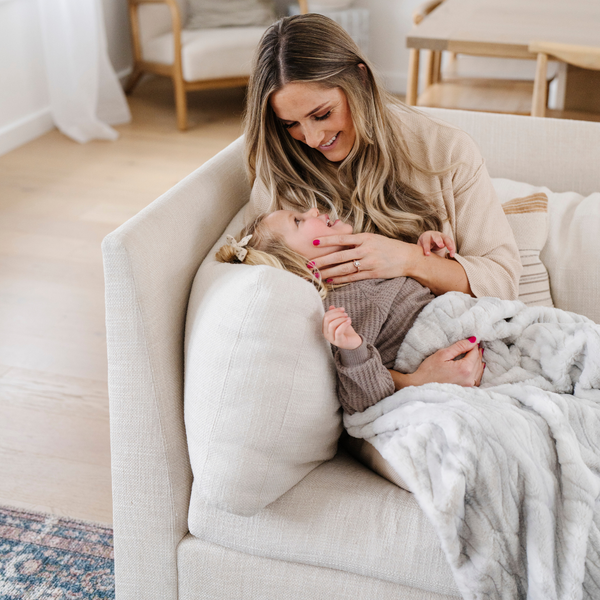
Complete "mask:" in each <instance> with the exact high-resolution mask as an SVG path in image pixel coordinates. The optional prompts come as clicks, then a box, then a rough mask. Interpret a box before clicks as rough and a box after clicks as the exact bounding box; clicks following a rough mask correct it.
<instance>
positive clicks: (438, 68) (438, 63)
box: [432, 51, 442, 83]
mask: <svg viewBox="0 0 600 600" xmlns="http://www.w3.org/2000/svg"><path fill="white" fill-rule="evenodd" d="M432 68H433V75H432V81H433V83H439V82H440V81H441V80H442V53H441V52H439V51H437V52H434V53H433V65H432Z"/></svg>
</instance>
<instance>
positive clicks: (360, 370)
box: [334, 336, 396, 414]
mask: <svg viewBox="0 0 600 600" xmlns="http://www.w3.org/2000/svg"><path fill="white" fill-rule="evenodd" d="M361 337H362V336H361ZM334 359H335V367H336V369H337V375H338V397H339V399H340V404H341V405H342V407H343V408H344V410H345V411H346V412H347V413H349V414H352V413H355V412H362V411H363V410H366V409H367V408H369V406H373V404H377V402H379V401H380V400H383V399H384V398H386V397H387V396H390V395H392V394H393V393H394V392H395V391H396V390H395V386H394V380H393V379H392V376H391V375H390V373H389V371H388V370H387V369H386V368H385V367H384V365H383V362H382V360H381V356H380V355H379V352H378V351H377V349H376V348H375V346H373V345H372V344H370V343H368V342H366V341H365V340H364V338H363V343H362V345H361V346H359V347H358V348H357V349H356V350H340V349H339V348H338V349H336V350H335V352H334Z"/></svg>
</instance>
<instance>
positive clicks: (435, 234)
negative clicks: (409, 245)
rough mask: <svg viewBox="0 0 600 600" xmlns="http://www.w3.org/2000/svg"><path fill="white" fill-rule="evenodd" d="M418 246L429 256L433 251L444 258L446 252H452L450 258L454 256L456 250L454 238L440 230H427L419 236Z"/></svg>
mask: <svg viewBox="0 0 600 600" xmlns="http://www.w3.org/2000/svg"><path fill="white" fill-rule="evenodd" d="M417 246H421V248H423V254H424V255H425V256H429V255H430V254H431V252H432V251H433V253H434V254H437V255H438V256H441V257H442V258H444V256H446V252H448V254H450V258H454V253H455V252H456V246H455V245H454V240H453V239H452V238H451V237H450V236H448V235H445V234H443V233H440V232H439V231H426V232H425V233H422V234H421V235H420V236H419V240H418V241H417Z"/></svg>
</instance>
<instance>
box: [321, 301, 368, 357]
mask: <svg viewBox="0 0 600 600" xmlns="http://www.w3.org/2000/svg"><path fill="white" fill-rule="evenodd" d="M351 323H352V320H351V319H350V317H349V316H348V315H347V314H346V310H345V309H344V308H336V307H335V306H330V307H329V310H328V311H327V312H326V313H325V316H324V317H323V335H324V336H325V339H326V340H327V341H328V342H329V343H330V344H333V345H334V346H337V347H338V348H343V349H344V350H354V349H356V348H358V347H359V346H360V345H361V344H362V338H361V337H360V335H358V333H356V331H354V328H353V327H352V324H351Z"/></svg>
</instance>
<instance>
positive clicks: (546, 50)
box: [529, 42, 600, 117]
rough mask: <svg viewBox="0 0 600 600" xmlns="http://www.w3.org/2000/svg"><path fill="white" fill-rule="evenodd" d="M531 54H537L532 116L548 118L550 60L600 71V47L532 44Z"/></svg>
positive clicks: (552, 43)
mask: <svg viewBox="0 0 600 600" xmlns="http://www.w3.org/2000/svg"><path fill="white" fill-rule="evenodd" d="M529 52H536V53H537V68H536V72H535V82H534V87H533V100H532V103H531V116H533V117H544V116H546V102H547V100H546V93H547V89H546V85H545V82H546V77H547V75H546V71H547V68H548V58H549V57H551V58H552V59H553V60H559V61H561V62H565V63H568V64H570V65H574V66H576V67H580V68H582V69H591V70H594V71H600V47H598V46H595V47H594V46H576V45H573V44H559V43H556V42H532V43H531V44H529Z"/></svg>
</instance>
